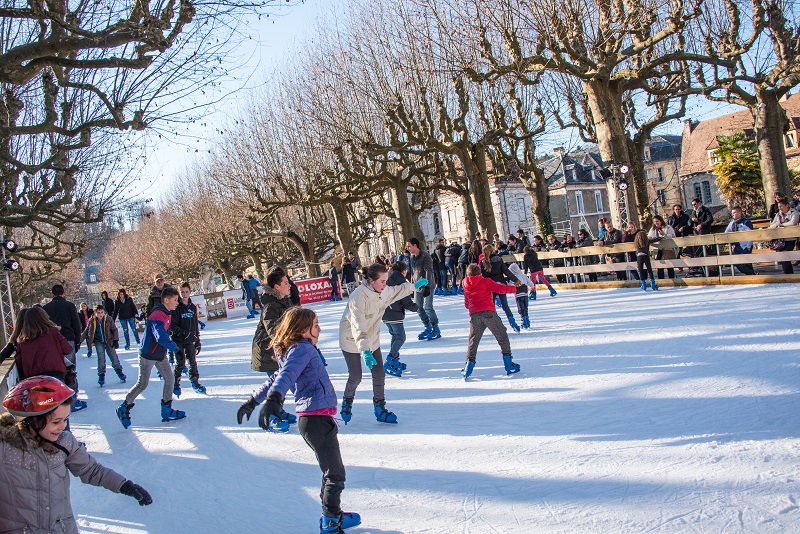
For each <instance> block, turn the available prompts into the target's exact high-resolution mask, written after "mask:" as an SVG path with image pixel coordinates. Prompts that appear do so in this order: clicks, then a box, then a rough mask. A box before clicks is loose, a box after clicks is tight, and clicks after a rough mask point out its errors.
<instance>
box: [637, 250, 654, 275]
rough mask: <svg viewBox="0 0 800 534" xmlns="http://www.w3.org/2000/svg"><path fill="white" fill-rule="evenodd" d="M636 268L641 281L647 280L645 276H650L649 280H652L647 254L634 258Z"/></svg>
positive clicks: (651, 268) (651, 270)
mask: <svg viewBox="0 0 800 534" xmlns="http://www.w3.org/2000/svg"><path fill="white" fill-rule="evenodd" d="M636 266H637V267H638V268H639V278H640V279H641V280H642V281H645V280H647V276H648V275H649V276H650V280H653V279H654V276H653V267H652V265H651V264H650V256H648V255H647V254H639V255H637V256H636Z"/></svg>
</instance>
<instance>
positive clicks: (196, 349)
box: [194, 339, 203, 354]
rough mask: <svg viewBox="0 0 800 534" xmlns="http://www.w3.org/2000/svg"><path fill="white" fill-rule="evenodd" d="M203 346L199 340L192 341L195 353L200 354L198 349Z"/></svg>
mask: <svg viewBox="0 0 800 534" xmlns="http://www.w3.org/2000/svg"><path fill="white" fill-rule="evenodd" d="M202 348H203V345H201V344H200V340H199V339H198V340H197V341H195V342H194V351H195V353H196V354H200V349H202Z"/></svg>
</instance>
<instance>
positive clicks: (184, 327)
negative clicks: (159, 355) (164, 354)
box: [169, 282, 206, 397]
mask: <svg viewBox="0 0 800 534" xmlns="http://www.w3.org/2000/svg"><path fill="white" fill-rule="evenodd" d="M179 291H180V299H178V307H177V308H175V310H174V311H173V312H172V318H171V320H170V325H169V337H170V339H172V341H174V342H175V344H176V345H177V346H178V350H176V351H175V372H174V375H175V385H174V386H173V388H172V393H173V394H174V395H175V396H176V397H180V396H181V375H182V374H183V371H184V370H185V369H186V364H187V362H188V364H189V381H190V383H191V384H192V389H194V390H195V391H196V392H198V393H202V394H205V392H206V387H205V386H204V385H203V384H201V383H200V370H199V368H198V367H197V355H198V354H200V349H201V348H202V345H201V343H200V323H199V322H198V320H197V306H195V304H194V302H192V297H191V294H192V286H191V285H190V284H189V282H184V283H183V284H181V288H180V290H179Z"/></svg>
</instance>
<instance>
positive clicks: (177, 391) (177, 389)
mask: <svg viewBox="0 0 800 534" xmlns="http://www.w3.org/2000/svg"><path fill="white" fill-rule="evenodd" d="M181 393H183V392H182V391H181V383H180V382H178V381H176V382H175V386H174V387H173V388H172V394H173V395H175V396H176V397H180V396H181Z"/></svg>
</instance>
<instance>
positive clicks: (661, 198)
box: [657, 189, 667, 206]
mask: <svg viewBox="0 0 800 534" xmlns="http://www.w3.org/2000/svg"><path fill="white" fill-rule="evenodd" d="M657 193H658V202H659V203H660V204H661V205H662V206H666V205H667V195H666V194H664V190H663V189H659V190H658V191H657Z"/></svg>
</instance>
